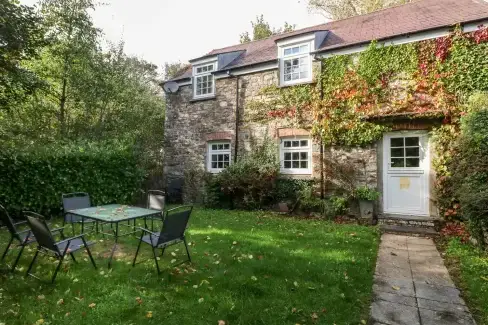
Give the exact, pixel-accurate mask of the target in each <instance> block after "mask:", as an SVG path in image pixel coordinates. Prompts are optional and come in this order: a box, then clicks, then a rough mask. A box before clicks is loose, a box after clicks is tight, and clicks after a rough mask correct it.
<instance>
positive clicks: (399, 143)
mask: <svg viewBox="0 0 488 325" xmlns="http://www.w3.org/2000/svg"><path fill="white" fill-rule="evenodd" d="M390 146H391V147H403V138H391V139H390Z"/></svg>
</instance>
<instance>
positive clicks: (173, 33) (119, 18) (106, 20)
mask: <svg viewBox="0 0 488 325" xmlns="http://www.w3.org/2000/svg"><path fill="white" fill-rule="evenodd" d="M103 2H108V4H107V5H105V6H101V7H98V8H97V10H96V11H95V12H94V13H93V19H94V23H95V26H96V27H99V28H101V29H102V30H103V32H104V33H105V37H106V39H107V40H109V41H111V42H118V41H120V40H123V41H124V42H125V52H126V53H127V54H130V55H137V56H138V57H141V58H143V59H145V60H147V61H150V62H152V63H155V64H157V65H158V66H160V67H161V66H163V65H164V63H165V62H178V61H180V62H187V61H188V60H190V59H192V58H197V57H199V56H202V55H204V54H206V53H207V52H209V51H211V50H212V49H217V48H221V47H225V46H230V45H234V44H237V43H239V35H240V34H241V33H243V32H244V31H249V32H251V23H250V21H251V20H255V17H256V16H257V15H261V14H264V18H265V20H266V21H268V22H269V24H270V26H271V27H275V28H278V27H281V26H283V25H284V23H285V21H286V22H288V23H290V24H295V25H296V27H297V29H298V28H303V27H308V26H313V25H317V24H321V23H324V22H326V20H325V18H324V17H323V16H322V15H320V14H317V13H310V12H309V10H308V8H307V0H205V1H198V0H187V1H183V0H111V1H110V0H108V1H103ZM21 3H22V4H26V5H34V4H36V3H37V0H21Z"/></svg>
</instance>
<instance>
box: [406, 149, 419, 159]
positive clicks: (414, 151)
mask: <svg viewBox="0 0 488 325" xmlns="http://www.w3.org/2000/svg"><path fill="white" fill-rule="evenodd" d="M405 152H406V156H407V157H419V156H420V148H418V147H417V148H405Z"/></svg>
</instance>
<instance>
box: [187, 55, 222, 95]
mask: <svg viewBox="0 0 488 325" xmlns="http://www.w3.org/2000/svg"><path fill="white" fill-rule="evenodd" d="M209 66H211V67H212V69H211V71H205V72H198V69H199V68H204V67H209ZM215 71H217V62H205V63H201V64H198V65H194V66H193V76H192V77H193V78H192V79H193V80H192V81H193V98H194V99H200V98H208V97H214V96H215V76H214V74H213V73H214V72H215ZM205 76H211V77H212V91H211V92H210V93H208V94H203V95H197V85H198V82H197V79H198V78H200V77H205Z"/></svg>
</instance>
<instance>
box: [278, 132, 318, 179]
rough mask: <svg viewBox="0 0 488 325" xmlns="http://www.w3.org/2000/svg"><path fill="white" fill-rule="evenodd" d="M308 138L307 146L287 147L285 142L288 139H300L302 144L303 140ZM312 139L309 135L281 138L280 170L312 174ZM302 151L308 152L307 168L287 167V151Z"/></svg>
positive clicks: (298, 173)
mask: <svg viewBox="0 0 488 325" xmlns="http://www.w3.org/2000/svg"><path fill="white" fill-rule="evenodd" d="M303 140H307V141H308V144H307V146H298V147H285V142H287V141H299V143H300V145H301V141H303ZM312 146H313V143H312V139H311V138H310V137H307V136H303V137H298V136H296V137H285V138H281V139H280V167H281V168H280V171H281V173H282V174H291V175H311V174H312ZM296 152H298V153H300V152H306V153H307V161H308V163H307V168H285V154H286V153H291V154H293V153H296Z"/></svg>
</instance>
